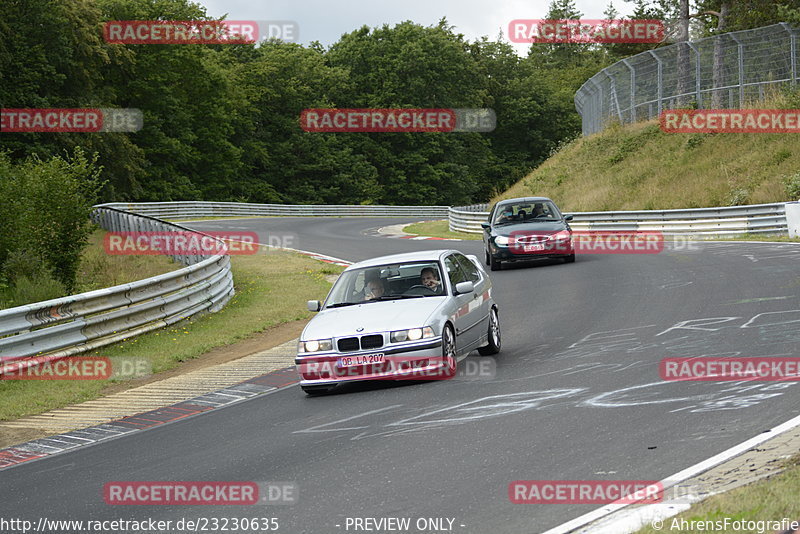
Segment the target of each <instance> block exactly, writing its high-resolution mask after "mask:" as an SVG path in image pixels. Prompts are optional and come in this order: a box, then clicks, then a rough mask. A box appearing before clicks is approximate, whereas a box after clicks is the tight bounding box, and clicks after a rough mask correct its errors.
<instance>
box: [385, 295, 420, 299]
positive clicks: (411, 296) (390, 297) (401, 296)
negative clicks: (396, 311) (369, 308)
mask: <svg viewBox="0 0 800 534" xmlns="http://www.w3.org/2000/svg"><path fill="white" fill-rule="evenodd" d="M424 296H425V295H386V296H383V297H379V298H377V299H375V300H396V299H418V298H422V297H424Z"/></svg>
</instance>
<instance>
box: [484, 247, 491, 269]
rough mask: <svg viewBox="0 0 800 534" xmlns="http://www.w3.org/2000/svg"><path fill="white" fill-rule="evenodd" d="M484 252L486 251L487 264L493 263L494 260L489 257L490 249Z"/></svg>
mask: <svg viewBox="0 0 800 534" xmlns="http://www.w3.org/2000/svg"><path fill="white" fill-rule="evenodd" d="M483 252H484V254H485V255H486V265H487V266H489V265H491V263H492V260H491V259H489V258H490V256H489V251H488V250H484V251H483Z"/></svg>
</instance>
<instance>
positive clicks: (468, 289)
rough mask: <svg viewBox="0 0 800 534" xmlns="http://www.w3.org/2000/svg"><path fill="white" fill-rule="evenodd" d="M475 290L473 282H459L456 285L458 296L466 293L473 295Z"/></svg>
mask: <svg viewBox="0 0 800 534" xmlns="http://www.w3.org/2000/svg"><path fill="white" fill-rule="evenodd" d="M474 289H475V284H473V283H472V282H471V281H467V282H459V283H457V284H456V295H463V294H464V293H472V291H473V290H474Z"/></svg>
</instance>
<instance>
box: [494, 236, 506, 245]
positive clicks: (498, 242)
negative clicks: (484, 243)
mask: <svg viewBox="0 0 800 534" xmlns="http://www.w3.org/2000/svg"><path fill="white" fill-rule="evenodd" d="M494 243H495V245H508V237H506V236H504V235H499V236H497V237H495V238H494Z"/></svg>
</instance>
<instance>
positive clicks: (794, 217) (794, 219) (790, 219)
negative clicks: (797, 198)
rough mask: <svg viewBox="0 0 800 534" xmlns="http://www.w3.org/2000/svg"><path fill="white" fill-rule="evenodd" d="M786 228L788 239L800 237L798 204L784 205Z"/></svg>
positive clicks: (799, 208) (799, 205)
mask: <svg viewBox="0 0 800 534" xmlns="http://www.w3.org/2000/svg"><path fill="white" fill-rule="evenodd" d="M786 227H787V229H788V230H789V237H800V202H787V203H786Z"/></svg>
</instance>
